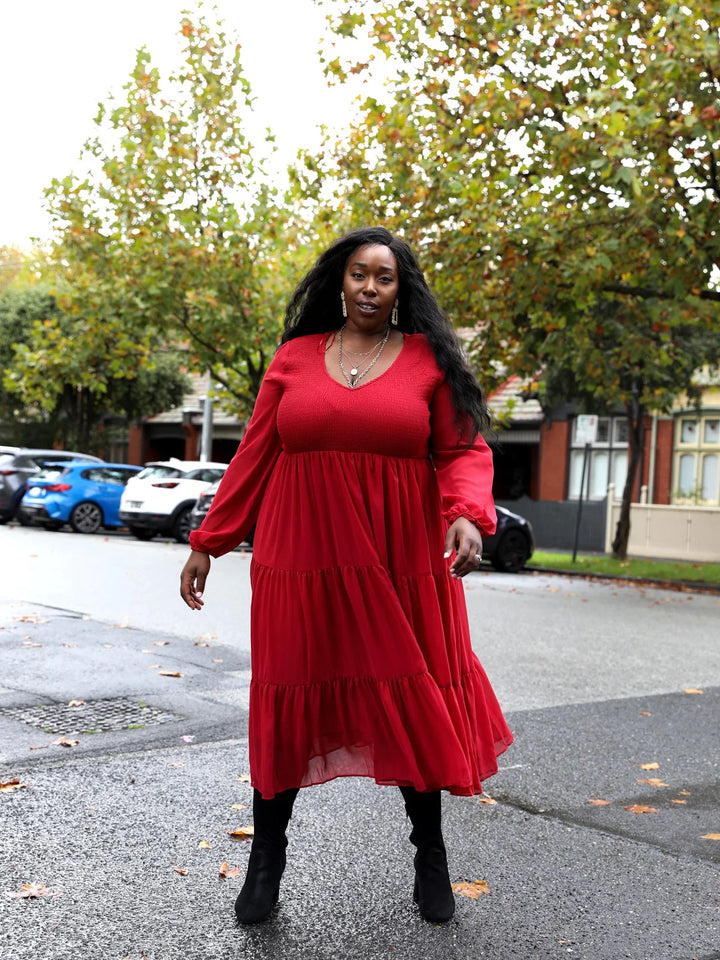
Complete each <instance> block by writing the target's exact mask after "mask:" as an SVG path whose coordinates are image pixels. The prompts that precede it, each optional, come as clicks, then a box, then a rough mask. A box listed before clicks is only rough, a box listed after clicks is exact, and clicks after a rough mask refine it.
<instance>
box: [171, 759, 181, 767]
mask: <svg viewBox="0 0 720 960" xmlns="http://www.w3.org/2000/svg"><path fill="white" fill-rule="evenodd" d="M168 766H169V767H184V766H185V764H184V763H183V762H182V761H181V760H176V761H175V762H174V763H169V764H168Z"/></svg>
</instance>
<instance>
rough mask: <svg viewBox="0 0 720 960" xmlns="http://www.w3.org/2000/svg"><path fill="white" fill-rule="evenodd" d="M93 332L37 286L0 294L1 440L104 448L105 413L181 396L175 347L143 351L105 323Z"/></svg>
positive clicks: (136, 412) (150, 406)
mask: <svg viewBox="0 0 720 960" xmlns="http://www.w3.org/2000/svg"><path fill="white" fill-rule="evenodd" d="M98 332H99V328H96V327H95V326H92V325H89V326H88V325H85V324H83V323H82V318H78V317H76V316H75V317H69V316H66V315H65V314H64V313H63V312H62V310H61V309H60V307H59V305H58V301H57V298H56V296H55V294H54V292H53V291H51V290H49V289H48V288H47V287H45V286H43V285H42V284H38V285H35V286H24V287H23V286H20V287H17V288H11V289H8V290H6V291H5V292H4V293H2V294H0V369H2V370H3V377H2V381H1V382H0V421H1V422H3V423H4V424H5V427H4V433H5V435H6V436H7V438H8V439H12V440H13V441H14V442H17V443H20V444H24V445H30V446H34V445H37V446H50V445H52V444H59V445H60V446H62V447H69V448H73V449H80V450H94V451H96V452H98V453H106V450H105V444H106V437H105V429H104V424H105V423H106V422H107V420H108V419H109V418H111V417H117V416H125V417H127V418H135V417H138V416H140V415H141V414H147V413H156V412H159V411H161V410H163V409H168V408H169V407H173V406H176V405H177V404H179V403H180V402H181V401H182V397H183V395H184V393H185V392H186V390H187V389H188V386H189V383H188V378H187V377H186V375H185V374H183V373H182V370H181V366H180V358H179V356H178V354H177V353H176V352H175V353H173V352H170V351H163V352H160V353H159V354H158V355H157V356H149V355H148V354H146V353H145V352H144V349H139V348H138V347H137V346H135V345H132V344H130V343H129V342H128V341H126V340H125V341H123V340H122V333H121V331H118V330H117V329H116V328H115V327H114V325H113V324H112V323H108V324H106V325H105V326H104V328H102V336H101V337H100V338H99V339H98V338H97V334H98ZM91 333H92V334H94V335H96V339H94V340H93V339H91V338H90V334H91ZM123 351H124V353H123ZM121 357H124V361H123V363H121V360H120V358H121ZM121 367H123V368H124V369H123V373H122V376H118V375H117V374H118V372H119V371H120V369H121Z"/></svg>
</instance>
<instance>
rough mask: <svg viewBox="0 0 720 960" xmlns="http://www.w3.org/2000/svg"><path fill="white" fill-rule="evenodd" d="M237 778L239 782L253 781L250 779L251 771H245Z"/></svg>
mask: <svg viewBox="0 0 720 960" xmlns="http://www.w3.org/2000/svg"><path fill="white" fill-rule="evenodd" d="M236 779H237V781H238V783H250V782H251V780H250V774H249V773H243V774H241V775H240V776H239V777H237V778H236Z"/></svg>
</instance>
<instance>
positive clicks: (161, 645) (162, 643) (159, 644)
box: [153, 640, 170, 647]
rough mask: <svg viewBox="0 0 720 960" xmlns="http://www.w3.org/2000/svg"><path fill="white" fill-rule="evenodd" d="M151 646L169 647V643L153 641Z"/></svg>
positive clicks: (167, 641)
mask: <svg viewBox="0 0 720 960" xmlns="http://www.w3.org/2000/svg"><path fill="white" fill-rule="evenodd" d="M153 646H154V647H169V646H170V641H169V640H153Z"/></svg>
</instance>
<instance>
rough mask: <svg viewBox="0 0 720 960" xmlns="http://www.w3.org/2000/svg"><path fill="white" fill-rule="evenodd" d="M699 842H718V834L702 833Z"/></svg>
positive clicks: (719, 837) (719, 834)
mask: <svg viewBox="0 0 720 960" xmlns="http://www.w3.org/2000/svg"><path fill="white" fill-rule="evenodd" d="M700 839H701V840H720V833H704V834H703V835H702V836H701V837H700Z"/></svg>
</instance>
